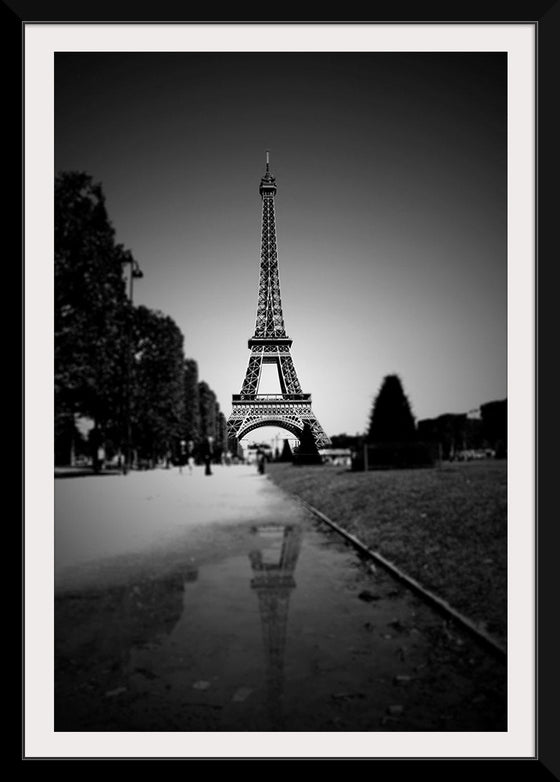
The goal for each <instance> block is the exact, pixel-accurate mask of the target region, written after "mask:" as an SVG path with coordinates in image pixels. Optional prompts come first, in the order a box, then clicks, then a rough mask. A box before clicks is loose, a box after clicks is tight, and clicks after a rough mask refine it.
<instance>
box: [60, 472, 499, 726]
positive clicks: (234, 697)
mask: <svg viewBox="0 0 560 782" xmlns="http://www.w3.org/2000/svg"><path fill="white" fill-rule="evenodd" d="M230 475H231V474H230ZM184 477H185V476H184ZM237 478H238V479H239V480H240V481H242V480H246V481H251V482H252V483H251V491H253V492H254V491H256V494H255V497H257V496H258V497H259V498H260V500H262V501H263V502H264V505H263V506H262V507H261V506H259V505H258V504H257V503H252V504H251V507H252V512H248V506H247V507H245V509H244V513H243V515H244V516H245V518H241V519H239V518H236V516H235V513H233V512H232V513H231V514H230V516H229V517H228V521H227V523H223V522H220V518H219V517H218V518H216V519H215V520H214V521H213V522H212V523H209V522H206V523H205V524H200V525H199V524H197V523H196V520H192V523H190V524H189V526H188V531H187V530H182V529H181V528H180V527H179V526H177V525H174V526H173V534H171V533H170V532H169V530H167V534H166V535H164V536H163V542H161V540H160V544H159V546H155V545H154V544H153V542H150V541H148V540H147V539H146V541H144V545H142V546H138V547H136V548H134V547H132V548H131V549H130V550H129V549H127V548H126V547H125V546H122V550H121V551H120V552H119V553H118V554H117V555H115V556H106V555H104V554H99V553H96V552H95V551H92V552H91V553H90V555H89V556H88V557H85V556H84V557H82V561H79V562H78V561H76V562H75V563H74V566H73V567H72V566H71V565H72V563H71V562H70V560H69V559H68V561H64V562H63V563H62V564H63V565H64V567H61V568H60V569H59V571H58V573H57V591H56V600H55V646H56V649H55V730H57V731H503V730H506V729H507V724H506V696H505V693H506V666H505V663H504V662H503V661H500V660H498V659H496V658H494V657H493V656H492V655H491V654H489V653H488V652H487V651H486V650H484V649H483V648H482V647H480V646H478V645H477V643H476V642H475V641H474V640H473V639H471V638H470V637H469V636H468V635H467V634H465V633H464V632H463V631H461V630H460V629H459V628H458V627H457V626H455V625H454V624H452V623H449V622H447V621H445V620H444V618H443V617H442V616H441V615H439V614H438V613H436V612H435V611H434V610H433V609H431V608H430V607H428V606H426V605H425V604H423V603H422V602H421V601H420V600H419V598H417V597H416V596H414V595H412V594H411V593H410V592H408V591H407V590H406V589H405V588H404V587H403V586H401V585H399V584H398V583H397V582H395V581H394V580H393V579H392V578H391V577H390V576H389V575H387V574H386V573H385V572H384V571H382V570H380V569H376V568H374V567H373V566H372V565H371V564H369V563H368V562H366V561H364V560H362V559H360V557H359V556H358V554H357V553H356V552H355V551H354V550H353V549H352V548H350V547H349V546H348V545H347V544H346V543H344V542H343V541H342V540H341V539H340V537H339V536H338V535H337V534H336V533H334V532H332V531H331V530H329V529H327V528H325V526H324V525H322V524H321V522H319V521H317V520H316V519H315V518H314V517H313V516H312V515H311V514H309V513H308V512H307V511H306V510H305V509H303V508H302V507H301V506H300V505H299V503H297V502H296V501H295V500H293V499H292V498H290V497H288V496H287V495H285V494H283V493H282V492H280V490H278V489H277V488H276V487H274V486H272V485H271V483H270V481H269V480H268V479H266V478H263V477H256V476H253V475H252V474H249V473H247V472H239V474H238V475H237V476H236V479H237ZM171 479H172V477H171V476H170V477H169V478H167V479H166V480H167V481H168V484H167V486H168V487H169V486H171ZM84 480H88V479H84ZM104 480H105V481H108V480H109V478H106V479H104ZM115 480H119V481H121V480H123V479H121V478H116V479H115ZM125 480H126V479H125ZM186 480H189V478H188V477H186ZM64 483H65V484H68V483H69V482H67V481H64ZM173 485H174V486H175V485H176V484H173ZM185 485H186V486H188V484H185ZM218 485H219V482H216V486H218ZM201 486H202V484H201ZM255 487H256V489H255ZM201 490H204V491H206V490H207V489H206V486H205V485H204V486H202V488H201ZM264 507H266V508H267V512H266V513H264V512H263V510H262V508H264ZM230 510H231V502H230ZM259 512H260V515H261V517H262V518H259V517H258V515H259ZM129 548H130V547H129Z"/></svg>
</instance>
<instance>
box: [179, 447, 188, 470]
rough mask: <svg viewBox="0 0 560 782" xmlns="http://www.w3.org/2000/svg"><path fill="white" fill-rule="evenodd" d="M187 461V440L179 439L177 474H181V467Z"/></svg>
mask: <svg viewBox="0 0 560 782" xmlns="http://www.w3.org/2000/svg"><path fill="white" fill-rule="evenodd" d="M186 463H187V442H186V440H181V442H180V443H179V475H182V474H183V467H184V466H185V464H186Z"/></svg>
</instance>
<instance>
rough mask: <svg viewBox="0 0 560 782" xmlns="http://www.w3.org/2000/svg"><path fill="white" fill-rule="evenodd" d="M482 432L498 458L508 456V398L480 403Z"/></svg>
mask: <svg viewBox="0 0 560 782" xmlns="http://www.w3.org/2000/svg"><path fill="white" fill-rule="evenodd" d="M480 415H481V417H482V434H483V437H484V438H485V440H486V441H487V442H488V443H489V445H490V447H491V448H493V449H494V450H495V452H496V457H497V458H498V459H504V458H505V457H506V456H507V419H508V414H507V399H500V400H497V401H495V402H486V404H484V405H480Z"/></svg>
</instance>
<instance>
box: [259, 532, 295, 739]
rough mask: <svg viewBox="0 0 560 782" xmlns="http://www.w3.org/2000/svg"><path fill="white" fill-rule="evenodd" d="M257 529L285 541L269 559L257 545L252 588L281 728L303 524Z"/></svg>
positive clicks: (274, 717)
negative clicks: (292, 599)
mask: <svg viewBox="0 0 560 782" xmlns="http://www.w3.org/2000/svg"><path fill="white" fill-rule="evenodd" d="M256 532H258V533H259V534H260V535H261V537H263V538H269V539H273V540H274V539H276V540H278V541H281V542H282V547H281V550H280V556H279V557H277V558H276V561H273V562H269V561H267V559H268V555H269V553H270V550H267V549H266V548H265V549H263V550H260V549H256V550H254V551H251V553H250V554H249V559H250V560H251V567H252V569H253V573H254V576H253V578H252V580H251V589H254V590H255V591H256V593H257V595H258V598H259V610H260V615H261V623H262V632H263V643H264V650H265V666H266V686H267V692H266V697H267V701H268V704H267V705H268V711H269V717H270V727H271V728H272V729H276V730H281V727H282V690H283V687H284V651H285V646H286V626H287V622H288V607H289V603H290V592H291V591H292V589H294V588H295V586H296V582H295V581H294V577H293V572H294V570H295V566H296V562H297V558H298V555H299V549H300V546H301V527H299V526H293V525H290V526H281V525H275V524H264V525H262V526H259V527H257V528H256ZM273 550H274V551H275V549H273Z"/></svg>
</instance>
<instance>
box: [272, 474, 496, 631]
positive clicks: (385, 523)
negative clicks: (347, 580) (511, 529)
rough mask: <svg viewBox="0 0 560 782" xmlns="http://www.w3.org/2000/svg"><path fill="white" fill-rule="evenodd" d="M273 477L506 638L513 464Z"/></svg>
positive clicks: (488, 629) (476, 620) (425, 585)
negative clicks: (509, 490)
mask: <svg viewBox="0 0 560 782" xmlns="http://www.w3.org/2000/svg"><path fill="white" fill-rule="evenodd" d="M269 473H270V476H271V478H272V479H273V480H274V482H275V483H277V484H278V485H279V486H281V487H282V488H283V489H286V490H287V491H289V492H292V493H294V494H297V495H298V496H300V497H301V498H302V499H304V500H306V501H307V502H308V503H310V504H311V505H314V506H315V507H316V508H318V509H319V510H320V511H322V512H323V513H325V514H326V515H327V516H328V517H329V518H331V519H332V520H333V521H335V522H337V523H338V524H340V525H341V526H342V527H344V528H345V529H347V530H348V531H349V532H351V533H353V534H354V535H356V536H357V537H358V538H359V539H360V540H361V541H362V542H363V543H364V544H365V545H367V546H368V547H369V548H372V549H375V550H376V551H379V552H380V553H381V554H383V555H384V556H385V557H387V559H389V560H391V561H392V562H394V563H395V564H396V565H398V566H399V567H400V568H402V569H403V570H404V571H405V572H406V573H407V574H408V575H410V576H412V577H413V578H415V579H417V580H418V581H419V582H420V583H421V584H422V585H423V586H424V587H426V588H427V589H430V590H431V591H433V592H435V593H436V594H437V595H439V596H440V597H442V598H443V599H444V600H447V602H449V603H450V604H451V605H452V606H453V607H454V608H456V609H457V610H458V611H461V612H462V613H463V614H465V615H466V616H468V617H469V618H470V619H472V620H473V621H475V622H476V623H478V624H479V625H480V626H481V627H483V628H484V629H485V630H487V631H488V632H490V633H491V634H493V635H495V636H496V637H497V638H499V639H500V640H502V641H505V636H506V619H507V616H506V611H507V463H506V462H505V461H491V460H488V461H486V460H485V461H481V462H467V463H449V464H444V466H442V467H440V468H434V469H418V470H387V471H372V472H367V473H363V472H362V473H352V472H349V471H347V470H346V469H345V468H344V469H343V468H337V467H329V466H324V467H292V465H291V464H271V465H270V467H269Z"/></svg>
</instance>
